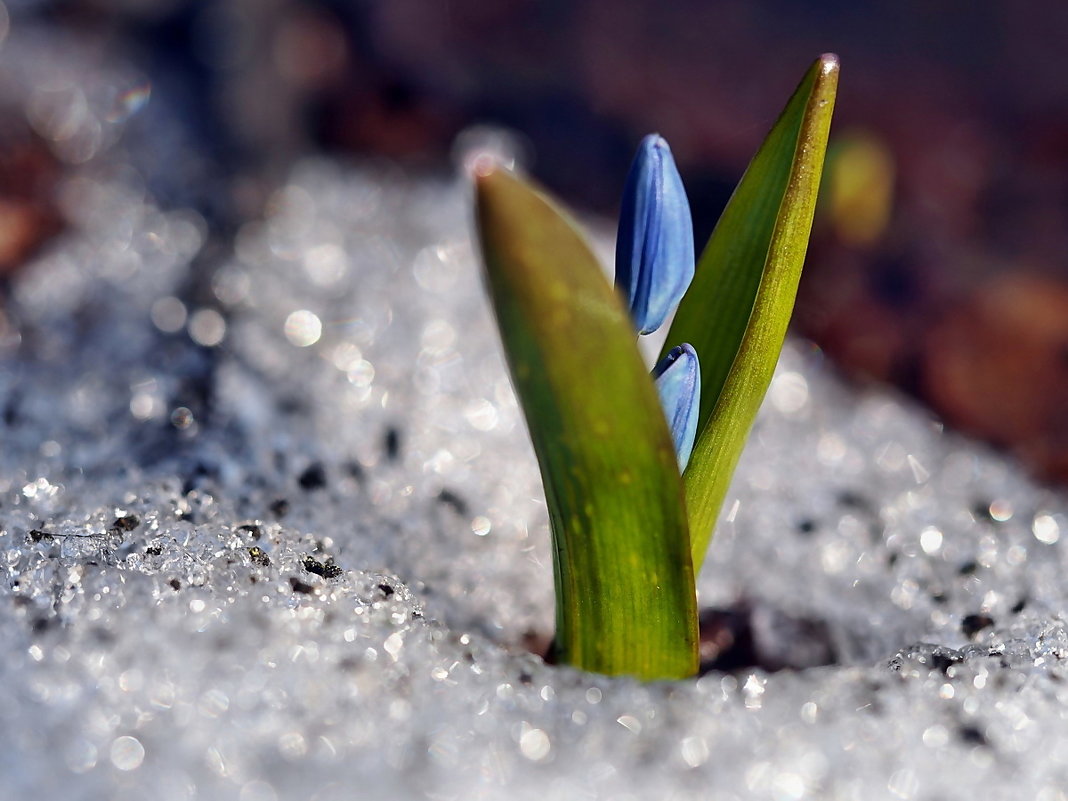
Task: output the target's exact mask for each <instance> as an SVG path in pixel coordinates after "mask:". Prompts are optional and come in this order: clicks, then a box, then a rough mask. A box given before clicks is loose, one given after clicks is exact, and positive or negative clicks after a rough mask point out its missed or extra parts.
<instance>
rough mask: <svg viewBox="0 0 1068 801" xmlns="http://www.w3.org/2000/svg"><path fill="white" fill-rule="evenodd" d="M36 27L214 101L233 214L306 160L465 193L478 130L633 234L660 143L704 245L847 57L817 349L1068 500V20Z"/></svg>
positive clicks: (1064, 16)
mask: <svg viewBox="0 0 1068 801" xmlns="http://www.w3.org/2000/svg"><path fill="white" fill-rule="evenodd" d="M41 5H42V7H43V8H45V9H46V10H47V9H51V10H52V11H53V12H54V19H55V20H56V21H57V24H60V25H65V26H67V27H68V28H70V29H72V30H73V29H77V30H79V31H90V32H91V34H85V35H92V36H96V37H98V38H100V40H101V41H103V42H106V43H108V44H109V46H114V47H116V48H118V49H119V50H120V51H121V52H124V53H126V54H128V56H129V57H130V58H132V59H135V60H139V63H141V64H142V65H143V68H144V69H145V70H146V72H147V73H148V74H150V75H151V76H152V80H153V84H154V85H155V89H154V100H153V102H154V103H157V104H158V103H161V102H166V100H165V97H166V95H167V92H168V91H171V90H173V87H175V86H177V87H179V91H177V92H176V94H177V95H179V96H182V97H186V98H192V100H188V99H187V100H185V101H183V102H185V103H186V104H187V105H186V106H185V107H184V108H179V111H180V113H181V116H182V117H183V119H190V120H196V121H197V128H196V131H198V132H199V136H200V139H199V141H200V142H201V147H202V150H203V151H205V153H207V154H208V156H207V157H208V158H212V159H215V161H216V162H217V164H218V165H219V170H218V172H220V173H221V174H223V175H227V176H230V178H231V182H230V189H229V192H230V193H231V201H232V203H231V205H232V206H233V209H234V210H235V211H234V213H235V214H237V215H238V216H240V215H248V214H252V213H255V210H256V208H257V203H259V202H260V201H261V200H262V193H257V192H256V191H252V190H250V186H252V187H255V186H256V185H257V182H258V185H260V186H261V187H269V186H270V185H272V181H275V180H277V179H278V178H279V177H280V175H281V174H282V173H283V172H284V170H285V168H286V166H287V165H288V164H289V163H290V162H291V161H292V160H293V159H295V158H297V157H299V156H300V155H302V154H305V153H308V152H315V151H322V150H326V151H328V152H332V153H341V154H352V155H366V154H382V155H385V156H388V157H390V158H394V159H399V160H400V161H401V162H402V163H405V164H408V165H414V166H417V167H419V168H427V167H430V168H451V167H450V164H451V162H450V159H451V150H452V148H453V143H454V141H455V138H456V136H457V134H458V133H459V132H460V131H462V130H463V129H465V128H467V127H469V126H471V125H475V124H492V125H501V126H505V127H509V128H512V129H514V130H517V131H518V132H520V134H521V135H522V136H523V137H524V138H525V141H526V143H527V144H528V149H529V151H530V155H531V160H530V168H531V171H532V172H533V173H535V174H536V175H537V176H538V177H539V178H540V179H541V180H543V181H544V182H546V183H547V184H548V185H549V186H550V187H552V188H553V189H554V190H556V191H558V192H559V193H561V194H562V195H563V196H564V197H565V198H566V199H567V200H568V201H569V202H570V203H572V204H574V205H577V206H581V207H584V208H587V209H592V210H594V211H598V212H601V213H604V214H608V215H614V214H615V212H616V203H617V202H618V196H619V193H620V192H621V190H622V186H623V181H624V177H625V173H626V168H627V163H628V161H629V159H630V155H631V151H632V148H633V147H634V145H635V143H636V142H637V141H638V139H639V137H640V136H642V135H643V134H645V133H647V132H649V131H653V130H656V131H659V132H660V133H662V134H663V135H664V136H665V137H667V139H668V140H669V141H670V142H671V145H672V148H673V150H674V152H675V155H676V157H677V160H678V162H679V166H680V169H681V171H682V174H683V176H684V179H685V181H686V184H687V189H688V191H689V193H690V196H691V201H692V205H693V208H694V214H695V230H696V231H697V235H698V238H699V240H703V239H704V238H705V237H706V236H707V235H708V234H709V233H710V231H711V228H712V226H713V225H714V222H715V220H716V218H717V216H718V213H719V211H720V210H721V209H722V207H723V204H724V203H725V202H726V200H727V198H728V197H729V193H730V190H731V189H732V187H733V186H734V184H735V182H736V181H737V179H738V177H739V176H740V175H741V172H742V171H743V170H744V168H745V165H746V163H747V161H748V159H749V158H750V156H751V155H752V153H753V152H754V150H755V148H756V147H757V145H758V144H759V142H760V140H761V138H762V136H763V134H764V133H765V132H766V131H767V129H768V128H769V127H770V125H771V123H772V122H773V120H774V118H775V115H776V114H777V113H778V111H779V109H780V108H781V107H782V105H783V103H784V102H785V100H786V98H787V97H788V96H789V93H790V92H791V90H792V88H793V86H794V85H795V83H796V82H797V80H798V79H799V78H800V76H801V74H802V73H803V72H804V70H805V68H806V67H807V66H808V64H809V63H810V62H811V61H812V59H813V58H815V57H816V56H817V55H818V54H820V53H822V52H825V51H833V52H837V53H838V54H839V56H840V57H841V62H842V78H841V89H840V94H839V98H838V104H837V110H836V120H835V125H834V129H833V131H832V140H833V144H832V151H831V153H830V154H829V158H828V168H827V173H826V177H825V191H824V193H823V197H822V199H821V206H820V209H819V211H818V214H817V221H816V227H815V231H814V235H813V241H812V246H811V248H810V252H809V258H808V262H807V266H806V270H805V276H804V278H803V280H802V288H801V293H800V297H799V302H798V307H797V313H796V316H795V329H796V330H797V331H798V332H799V333H801V334H803V335H804V336H807V337H810V338H811V339H813V340H814V341H815V342H816V343H817V344H818V345H819V346H820V347H821V348H822V349H824V350H825V351H826V352H827V353H828V354H829V355H830V356H831V357H833V359H834V360H836V361H837V363H838V364H840V365H841V366H842V368H843V369H844V370H845V371H847V372H848V373H849V374H851V375H853V376H856V377H858V379H862V380H867V379H875V380H879V381H885V382H889V383H892V384H894V385H896V386H898V387H901V388H903V389H904V390H906V391H908V392H910V393H912V394H914V395H915V396H917V397H919V398H921V399H922V400H923V401H925V402H926V403H928V404H930V405H931V406H932V407H933V408H934V409H935V410H936V412H937V413H938V414H940V415H941V416H943V417H944V418H945V419H946V421H947V422H949V423H950V424H952V425H955V426H958V427H959V428H961V429H963V430H965V431H968V432H970V433H973V434H975V435H977V436H979V437H983V438H985V439H987V440H988V441H990V442H993V443H995V444H997V445H998V446H1000V447H1003V448H1006V449H1008V450H1009V451H1011V452H1012V453H1014V454H1016V455H1017V456H1019V457H1020V458H1022V459H1023V460H1024V461H1025V462H1027V464H1029V465H1030V467H1031V468H1032V469H1033V470H1034V471H1035V472H1036V473H1037V474H1038V475H1040V476H1042V477H1044V478H1048V479H1054V480H1060V481H1068V456H1065V455H1064V454H1065V448H1064V447H1063V446H1064V445H1068V256H1066V254H1068V81H1065V80H1064V76H1065V75H1066V74H1068V47H1066V46H1065V42H1068V5H1066V4H1064V3H1061V2H1056V0H1038V2H1034V3H1029V4H1027V5H1026V8H1025V7H1023V6H1021V5H1020V4H1016V3H1011V4H1010V3H1009V2H1008V0H979V2H974V3H969V4H967V5H966V6H962V5H961V4H950V3H937V2H935V3H932V2H920V0H905V1H904V2H899V1H897V0H895V1H894V2H889V0H883V2H876V3H850V2H844V0H832V1H830V2H809V3H796V2H788V1H787V0H725V1H724V2H715V3H710V2H707V0H673V1H671V2H666V1H665V0H566V1H565V0H498V2H492V3H489V2H485V0H448V1H447V2H446V1H445V0H388V2H377V1H376V0H333V1H332V2H331V1H330V0H322V1H320V2H294V1H293V0H218V2H214V3H210V4H203V3H198V2H183V0H161V1H160V2H152V0H119V1H118V2H109V3H104V2H102V0H96V1H95V2H94V1H93V0H83V2H74V3H66V4H58V5H56V6H55V7H52V6H51V5H50V4H47V3H44V4H41ZM60 6H62V8H61V10H60V11H57V10H56V9H59V8H60ZM168 87H170V89H169V88H168ZM202 155H203V154H202ZM35 169H47V168H46V167H40V168H35Z"/></svg>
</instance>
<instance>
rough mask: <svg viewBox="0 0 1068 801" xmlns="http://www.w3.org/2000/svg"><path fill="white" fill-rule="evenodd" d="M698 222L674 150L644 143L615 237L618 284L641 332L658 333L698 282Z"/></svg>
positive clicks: (653, 139) (659, 140)
mask: <svg viewBox="0 0 1068 801" xmlns="http://www.w3.org/2000/svg"><path fill="white" fill-rule="evenodd" d="M693 271H694V250H693V220H692V219H691V217H690V204H689V201H688V200H687V199H686V190H685V189H684V188H683V186H682V178H681V177H680V176H679V171H678V168H677V167H675V160H674V159H673V158H672V157H671V148H669V147H668V144H667V142H665V141H664V139H663V137H661V136H659V135H658V134H650V135H649V136H647V137H645V138H644V139H643V140H642V143H641V145H640V146H639V147H638V153H637V155H636V156H635V157H634V163H633V164H631V167H630V173H629V174H628V175H627V186H626V189H624V191H623V204H622V207H621V209H620V213H619V234H618V236H617V238H616V286H617V287H619V288H620V289H621V290H622V291H623V292H624V293H625V294H626V296H627V302H628V303H629V305H630V313H631V317H633V318H634V325H635V326H636V327H637V329H638V333H640V334H648V333H651V332H653V331H655V330H656V329H658V328H659V327H660V326H661V324H663V322H664V319H665V318H666V317H667V316H668V314H669V313H670V312H671V310H672V308H674V307H675V305H676V304H677V303H678V302H679V301H680V300H681V299H682V295H683V293H684V292H685V291H686V288H687V287H688V286H689V285H690V281H691V280H693Z"/></svg>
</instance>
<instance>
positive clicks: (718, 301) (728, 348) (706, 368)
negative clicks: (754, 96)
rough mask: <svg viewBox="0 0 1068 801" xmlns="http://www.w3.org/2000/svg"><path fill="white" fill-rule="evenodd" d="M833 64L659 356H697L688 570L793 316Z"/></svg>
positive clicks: (794, 113)
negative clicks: (686, 349) (689, 352)
mask: <svg viewBox="0 0 1068 801" xmlns="http://www.w3.org/2000/svg"><path fill="white" fill-rule="evenodd" d="M838 67H839V65H838V58H837V56H834V55H831V54H828V55H824V56H821V57H820V58H819V59H817V60H816V62H815V63H814V64H813V65H812V67H811V68H810V69H809V70H808V72H807V73H806V74H805V77H804V78H803V79H802V81H801V83H800V85H799V86H798V88H797V90H796V91H795V92H794V95H793V96H792V97H791V98H790V100H789V102H788V103H787V105H786V107H785V109H784V110H783V112H782V115H781V116H780V117H779V119H778V121H777V122H776V123H775V125H774V127H773V128H772V129H771V132H770V133H769V134H768V136H767V138H766V139H765V140H764V143H763V144H762V145H761V147H760V150H759V151H757V154H756V156H754V158H753V160H752V162H750V164H749V167H748V168H747V169H746V172H745V175H743V176H742V179H741V181H740V182H739V184H738V187H737V188H736V189H735V191H734V194H733V195H732V197H731V199H730V201H729V202H728V204H727V207H726V208H725V209H724V211H723V214H722V216H721V217H720V219H719V222H718V223H717V224H716V228H715V230H714V231H713V232H712V236H711V238H710V239H709V242H708V245H707V246H706V247H705V250H704V252H703V253H702V254H701V257H700V259H699V260H698V263H697V270H696V273H695V276H694V281H693V283H692V284H691V285H690V289H689V291H688V292H687V294H686V296H685V297H684V298H683V300H682V303H681V304H680V306H679V309H678V312H677V313H676V315H675V320H674V322H673V323H672V326H671V330H670V331H669V333H668V337H667V341H666V343H665V347H664V353H666V352H667V351H668V349H670V348H671V347H672V346H674V345H677V344H680V343H682V342H689V343H690V344H691V345H693V346H694V348H695V349H696V351H697V354H698V357H699V358H700V360H701V374H702V383H701V411H700V419H699V422H698V435H697V442H696V444H695V446H694V450H693V454H692V455H691V457H690V462H689V464H688V466H687V468H686V472H685V474H684V476H683V480H684V484H685V490H686V503H687V507H688V514H689V521H690V539H691V546H692V549H693V563H694V566H695V571H700V567H701V565H702V563H703V562H704V558H705V553H706V552H707V550H708V545H709V542H710V541H711V539H712V533H713V529H714V527H715V525H716V521H717V518H718V516H719V512H720V508H721V506H722V505H723V500H724V498H725V497H726V493H727V489H728V487H729V485H730V479H731V475H732V474H733V473H734V468H735V466H736V465H737V463H738V459H739V457H740V456H741V453H742V449H743V447H744V445H745V441H746V439H747V437H748V436H749V431H750V429H751V427H752V424H753V420H754V418H755V417H756V413H757V411H758V410H759V408H760V404H761V402H762V401H763V399H764V395H765V393H766V392H767V388H768V385H769V384H770V383H771V378H772V374H773V373H774V370H775V365H776V363H777V361H778V358H779V353H780V352H781V350H782V344H783V340H784V338H785V336H786V328H787V325H788V323H789V321H790V316H791V314H792V312H793V307H794V299H795V297H796V294H797V285H798V281H799V279H800V277H801V268H802V266H803V264H804V260H805V252H806V250H807V248H808V240H809V233H810V231H811V227H812V217H813V213H814V210H815V206H816V197H817V194H818V192H819V184H820V176H821V173H822V171H823V160H824V155H825V153H826V150H827V137H828V133H829V131H830V125H831V116H832V114H833V111H834V101H835V95H836V92H837V88H838Z"/></svg>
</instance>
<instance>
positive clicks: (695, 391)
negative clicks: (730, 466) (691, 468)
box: [653, 344, 701, 473]
mask: <svg viewBox="0 0 1068 801" xmlns="http://www.w3.org/2000/svg"><path fill="white" fill-rule="evenodd" d="M653 380H654V381H656V390H657V392H659V393H660V405H661V406H662V407H663V409H664V416H665V417H667V422H668V428H670V429H671V438H672V439H673V440H674V442H675V455H676V456H677V457H678V459H679V472H680V473H681V472H682V471H683V470H685V469H686V465H687V463H688V462H689V461H690V453H692V452H693V443H694V439H696V437H697V415H698V411H699V410H700V408H701V365H700V364H699V363H698V361H697V352H696V351H695V350H694V349H693V348H692V347H691V346H690V345H688V344H683V345H679V346H678V347H677V348H672V349H671V351H670V352H669V353H668V355H667V356H665V357H664V358H663V359H661V360H660V363H659V364H658V365H657V366H656V367H655V368H654V369H653Z"/></svg>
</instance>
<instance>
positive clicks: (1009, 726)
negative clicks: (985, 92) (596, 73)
mask: <svg viewBox="0 0 1068 801" xmlns="http://www.w3.org/2000/svg"><path fill="white" fill-rule="evenodd" d="M109 180H110V182H109ZM65 192H66V197H67V198H68V201H69V203H70V205H71V206H72V207H73V208H77V209H80V210H81V212H80V216H79V226H78V227H77V228H76V229H74V230H72V231H69V232H68V233H67V234H66V235H64V236H63V237H62V238H61V239H59V240H58V241H56V242H55V243H53V246H52V247H51V248H50V249H49V250H48V251H47V252H45V253H44V254H43V255H42V256H41V257H40V258H39V259H38V260H37V261H36V262H35V263H34V264H33V265H32V266H31V267H30V268H29V269H27V270H25V271H24V272H22V273H20V274H18V275H17V276H15V277H14V278H13V279H12V285H11V301H10V302H9V304H8V306H7V308H6V310H5V311H4V312H3V315H4V316H3V319H2V320H0V356H2V358H3V362H2V363H3V370H2V371H0V413H2V418H0V419H2V422H0V432H2V449H0V567H2V570H3V576H2V579H0V643H3V649H2V653H0V743H3V747H2V748H0V797H2V798H5V799H7V798H12V799H15V798H39V799H46V798H47V799H83V798H85V799H96V798H100V799H105V798H106V799H144V798H152V799H161V801H170V800H171V799H187V798H204V799H240V801H271V800H272V799H338V798H373V799H391V798H397V799H409V798H432V799H479V798H492V799H497V798H500V799H512V798H517V799H523V798H527V797H531V798H552V799H593V798H598V799H610V798H611V799H619V800H620V801H623V799H690V798H693V799H698V798H700V799H707V798H715V799H749V798H757V799H772V800H773V801H796V800H798V799H858V801H859V800H860V799H864V800H865V801H870V799H882V798H887V799H920V800H923V799H932V800H934V799H952V798H960V799H964V798H984V799H990V798H1040V799H1043V801H1053V799H1062V798H1065V797H1066V796H1065V795H1064V794H1063V790H1062V788H1064V787H1066V786H1068V705H1066V703H1065V702H1066V701H1068V683H1066V682H1065V681H1064V679H1065V678H1066V677H1068V671H1066V670H1065V663H1064V661H1063V660H1064V658H1065V656H1066V654H1068V635H1066V631H1065V625H1064V622H1063V620H1062V614H1063V612H1064V610H1065V608H1066V593H1065V590H1064V581H1063V580H1062V576H1063V575H1064V572H1065V569H1064V567H1065V549H1064V542H1063V540H1065V539H1068V516H1066V514H1065V511H1064V510H1065V509H1066V508H1068V506H1066V504H1065V499H1064V498H1063V497H1062V496H1059V495H1057V494H1054V493H1051V492H1049V491H1045V490H1042V489H1038V488H1036V487H1035V486H1033V485H1032V484H1031V483H1029V482H1028V481H1027V480H1025V479H1023V478H1021V477H1020V476H1019V475H1018V473H1017V471H1016V469H1015V468H1014V467H1013V466H1011V465H1009V464H1007V463H1005V462H1004V461H1003V460H1001V459H1000V458H999V457H996V456H993V455H991V454H990V453H988V452H986V451H985V450H983V449H981V448H979V447H976V446H974V445H972V444H969V443H967V442H965V441H962V440H961V439H959V438H958V437H956V436H951V435H947V434H944V433H942V431H941V428H940V427H939V426H938V425H937V424H936V423H935V422H934V421H932V420H931V419H930V418H929V417H928V416H926V415H925V414H924V413H923V412H922V411H918V410H917V409H916V408H914V407H912V406H910V405H909V404H907V403H903V402H901V401H900V400H899V399H897V398H895V397H892V396H890V395H888V394H886V393H884V392H882V391H876V390H863V389H861V390H856V389H853V388H846V387H844V386H843V384H842V382H841V381H840V380H839V379H837V378H836V377H834V376H833V375H832V374H831V372H830V370H829V368H828V366H827V365H826V364H824V363H823V361H822V359H821V357H820V356H819V354H818V353H816V352H814V351H813V350H812V349H811V348H809V347H807V346H805V345H804V344H802V343H797V342H795V343H792V344H791V345H790V346H788V348H787V350H786V352H785V354H784V356H783V359H782V363H781V365H780V369H779V372H778V374H777V377H776V379H775V381H774V384H773V385H772V388H771V390H770V392H769V396H768V401H767V402H766V403H765V407H764V410H763V412H762V415H761V417H760V419H759V421H758V424H757V427H756V429H755V431H754V434H753V437H752V439H751V442H750V445H749V448H748V450H747V451H746V453H745V456H744V457H743V461H742V464H741V466H740V468H739V470H738V473H737V476H736V479H735V484H734V487H733V489H732V491H731V494H730V496H729V498H728V500H727V504H726V506H725V511H724V518H725V519H724V522H723V523H722V524H721V526H720V529H719V533H718V535H717V537H716V539H715V540H714V541H713V544H712V551H711V555H710V557H709V560H708V563H707V565H706V568H705V570H704V573H703V574H702V576H701V578H700V593H701V604H702V606H703V607H713V606H715V607H721V608H722V607H728V606H731V605H734V604H738V603H744V604H745V606H746V607H747V608H749V609H751V610H752V615H753V621H754V622H753V626H754V630H755V632H756V636H758V637H759V638H760V639H761V640H762V641H763V646H762V647H763V648H764V650H765V651H766V652H770V653H772V654H775V653H779V654H785V656H784V657H783V658H784V660H786V662H787V663H788V664H795V665H798V664H800V665H804V664H814V663H818V662H820V661H823V662H826V661H827V659H826V658H823V659H819V658H811V659H810V658H809V657H807V656H806V649H807V648H808V646H810V645H811V643H810V642H809V640H810V639H811V638H813V637H815V636H816V635H814V634H813V632H814V631H816V632H818V639H819V640H820V643H819V644H818V645H817V646H816V647H817V650H818V649H820V648H822V649H823V650H824V652H828V650H829V652H830V653H831V654H832V655H833V661H835V662H836V663H837V664H833V665H825V666H822V667H809V668H804V669H787V670H782V671H778V672H774V673H768V672H764V671H763V670H760V669H746V668H741V669H738V670H736V671H734V672H732V673H723V672H716V671H713V672H710V673H707V674H706V675H704V676H703V677H701V678H700V679H695V680H692V681H683V682H673V683H659V684H649V685H641V684H639V683H637V682H635V681H633V680H630V679H610V678H605V677H601V676H595V675H585V674H582V673H580V672H578V671H575V670H572V669H568V668H562V667H553V666H547V665H545V664H543V663H542V661H541V659H540V658H538V657H536V656H533V655H531V654H530V653H528V651H527V650H526V647H525V645H530V644H539V646H541V647H543V646H544V645H545V642H546V640H547V638H548V637H549V636H551V625H552V574H551V566H550V549H549V538H548V530H547V523H546V512H545V507H544V502H543V497H542V492H541V489H540V484H539V479H538V473H537V468H536V464H535V461H534V457H533V453H532V451H531V449H530V446H529V444H528V441H527V438H526V434H525V430H524V427H523V424H522V420H521V418H520V415H519V412H518V409H517V406H516V403H515V400H514V397H513V395H512V391H511V389H510V385H509V382H508V378H507V375H506V373H505V370H504V367H503V363H502V359H501V353H500V350H499V345H498V341H497V336H496V332H495V329H494V327H493V323H492V319H491V315H490V311H489V307H488V304H487V301H486V299H485V296H484V293H483V291H482V288H481V285H480V278H479V273H478V269H479V268H478V264H477V261H476V259H475V256H474V254H473V251H472V245H471V241H470V239H469V235H470V227H469V206H468V200H469V199H468V197H467V194H466V190H465V189H464V187H463V186H462V185H461V184H459V183H447V182H441V181H417V180H414V179H411V178H409V177H406V176H405V175H403V174H401V173H399V172H394V171H392V170H390V169H389V168H381V167H378V168H365V169H362V170H355V171H354V170H346V169H343V168H341V167H339V166H337V165H335V164H332V163H327V162H314V163H307V164H304V165H302V166H301V167H300V168H299V169H298V170H297V171H296V173H295V175H294V177H293V179H292V181H291V183H290V184H289V185H288V186H286V187H284V188H283V189H281V190H279V192H278V193H277V196H276V197H275V199H274V201H273V202H272V204H271V206H270V215H269V216H268V217H266V218H265V219H264V220H262V221H257V222H251V223H248V224H246V225H245V226H244V227H243V228H242V229H241V230H240V231H239V233H238V235H237V237H236V239H235V241H234V242H233V243H232V248H233V256H232V258H230V259H228V260H227V261H226V263H225V264H224V265H223V266H222V267H221V268H219V269H217V270H213V269H205V268H204V265H203V264H202V263H200V262H199V261H194V260H195V259H196V257H197V254H198V252H200V251H201V249H202V248H203V246H204V244H205V241H206V237H207V235H208V231H207V229H206V225H205V223H204V221H203V220H202V219H201V218H199V217H198V216H197V215H196V214H193V213H187V212H169V213H164V212H161V211H160V210H158V209H156V208H154V207H152V206H151V204H150V203H148V202H146V201H145V200H144V197H143V193H141V192H135V191H132V190H130V188H129V187H128V186H126V185H125V184H124V183H123V182H122V179H121V176H120V177H119V178H115V177H114V176H113V177H112V178H111V179H108V180H105V179H104V178H102V177H100V176H96V177H91V176H83V177H81V178H78V179H76V180H75V181H73V182H72V184H71V185H70V186H68V187H67V188H66V190H65ZM224 244H228V243H224ZM191 265H192V266H191ZM761 621H763V622H761ZM924 642H925V643H931V644H933V645H917V643H924ZM806 660H808V661H806Z"/></svg>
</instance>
